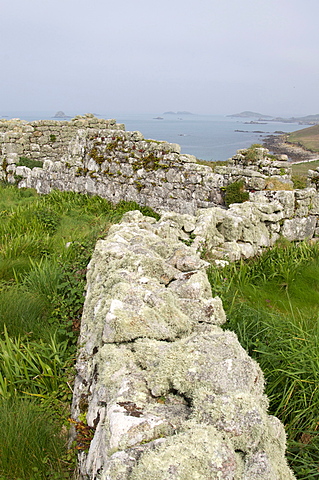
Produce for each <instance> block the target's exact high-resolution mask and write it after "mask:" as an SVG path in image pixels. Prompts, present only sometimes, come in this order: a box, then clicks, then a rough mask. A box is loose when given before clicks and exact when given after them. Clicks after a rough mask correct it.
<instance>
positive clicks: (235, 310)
mask: <svg viewBox="0 0 319 480" xmlns="http://www.w3.org/2000/svg"><path fill="white" fill-rule="evenodd" d="M209 279H210V283H211V286H212V291H213V294H216V295H220V296H221V297H222V299H223V302H224V307H225V310H226V314H227V318H228V322H227V323H226V324H225V328H227V329H231V330H233V331H235V332H236V333H237V335H238V338H239V341H240V342H241V344H242V345H243V346H244V348H245V349H246V350H247V351H248V352H249V354H250V355H251V356H252V357H253V358H255V359H256V360H257V361H258V362H259V364H260V366H261V368H262V370H263V372H264V374H265V378H266V393H267V395H268V396H269V400H270V413H271V414H273V415H276V416H278V417H279V418H280V419H281V420H282V422H283V423H284V425H285V429H286V432H287V438H288V459H289V461H290V463H291V466H292V468H293V469H294V471H295V474H296V476H297V478H298V479H303V480H306V479H313V478H318V476H319V302H318V300H319V247H318V245H317V244H310V243H307V242H303V243H300V244H288V243H284V244H283V245H278V246H276V247H274V248H272V249H270V250H268V251H266V252H265V253H264V254H263V255H261V256H260V257H257V258H254V259H251V260H249V261H246V262H244V261H241V262H237V263H234V264H230V265H228V266H226V267H225V268H224V269H216V268H211V269H210V271H209Z"/></svg>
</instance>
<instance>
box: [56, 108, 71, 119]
mask: <svg viewBox="0 0 319 480" xmlns="http://www.w3.org/2000/svg"><path fill="white" fill-rule="evenodd" d="M52 118H71V117H69V116H68V115H66V114H65V113H64V112H62V110H59V111H58V112H56V114H55V115H54V117H52Z"/></svg>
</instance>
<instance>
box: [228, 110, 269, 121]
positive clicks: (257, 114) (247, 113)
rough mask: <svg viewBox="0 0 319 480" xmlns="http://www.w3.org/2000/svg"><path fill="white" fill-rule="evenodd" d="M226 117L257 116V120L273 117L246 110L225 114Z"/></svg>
mask: <svg viewBox="0 0 319 480" xmlns="http://www.w3.org/2000/svg"><path fill="white" fill-rule="evenodd" d="M226 117H235V118H258V119H259V120H266V119H272V118H273V117H271V116H269V115H263V114H262V113H257V112H251V111H249V110H246V111H245V112H240V113H233V114H232V115H226Z"/></svg>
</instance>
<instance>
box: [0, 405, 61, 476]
mask: <svg viewBox="0 0 319 480" xmlns="http://www.w3.org/2000/svg"><path fill="white" fill-rule="evenodd" d="M0 418H1V429H0V445H1V446H0V452H1V454H0V472H1V474H0V478H1V480H42V479H49V478H50V479H52V480H53V479H56V480H62V479H63V478H66V477H65V475H64V473H65V468H64V465H63V461H62V460H61V459H62V458H63V453H64V450H65V443H66V440H67V439H66V435H65V432H64V433H63V432H61V429H60V428H59V426H58V425H57V424H55V423H54V421H53V420H52V419H50V418H48V415H47V414H46V412H45V411H44V410H42V409H41V408H40V407H39V406H37V405H36V404H35V403H34V402H31V401H28V400H25V399H18V398H14V399H9V400H2V401H1V402H0Z"/></svg>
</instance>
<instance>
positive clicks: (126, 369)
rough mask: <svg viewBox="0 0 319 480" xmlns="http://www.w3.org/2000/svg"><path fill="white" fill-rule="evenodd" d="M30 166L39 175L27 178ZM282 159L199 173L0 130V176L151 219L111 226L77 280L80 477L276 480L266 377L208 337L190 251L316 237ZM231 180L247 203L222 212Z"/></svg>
mask: <svg viewBox="0 0 319 480" xmlns="http://www.w3.org/2000/svg"><path fill="white" fill-rule="evenodd" d="M26 159H28V160H33V161H34V160H37V161H40V162H41V163H39V166H36V167H34V165H32V168H31V167H30V168H29V167H28V166H26V165H27V163H28V162H27V161H26ZM290 174H291V172H290V166H289V164H288V162H287V161H286V159H285V158H280V159H276V158H272V157H271V156H270V155H269V152H268V150H266V149H263V148H257V149H255V150H254V151H253V152H252V151H251V150H242V151H239V152H238V153H237V154H236V155H235V156H234V157H233V158H232V159H231V160H230V161H229V163H228V165H227V166H223V167H216V168H215V171H214V172H213V171H212V169H211V168H210V167H207V166H203V165H198V164H197V163H196V158H195V157H192V156H189V155H182V154H180V152H179V146H178V145H174V144H169V143H166V142H156V141H154V140H145V139H144V138H143V136H142V134H140V133H139V132H126V131H125V130H124V126H122V125H117V124H116V122H115V121H114V120H99V119H96V118H95V117H93V116H92V115H86V116H85V117H76V118H75V119H73V120H71V121H70V122H64V121H62V122H57V121H40V122H31V123H27V122H21V121H18V120H14V121H1V122H0V179H4V180H7V181H9V182H12V183H13V182H15V183H17V184H18V186H19V187H34V188H36V189H37V191H38V192H40V193H48V192H49V191H50V190H51V189H60V190H73V191H76V192H82V193H90V194H97V195H100V196H102V197H104V198H107V199H109V200H111V201H113V202H118V201H120V200H133V201H136V202H138V203H140V204H142V205H148V206H151V207H153V208H154V209H155V210H157V211H158V212H160V213H161V214H162V216H161V219H160V220H159V221H158V222H156V220H155V219H153V218H148V217H143V216H142V215H141V214H140V213H139V212H131V213H128V214H126V215H125V216H124V218H123V220H122V222H121V224H119V225H115V226H113V227H111V229H110V231H109V233H108V236H107V237H106V239H105V240H100V241H99V242H98V243H97V246H96V249H95V253H94V255H93V258H92V260H91V262H90V264H89V267H88V280H87V292H86V300H85V306H84V312H83V320H82V326H81V335H80V342H79V352H78V361H77V366H76V368H77V377H76V381H75V388H74V399H73V418H74V421H75V422H78V423H80V422H83V423H85V424H86V425H87V426H88V428H90V429H91V432H92V436H93V440H92V442H91V444H90V446H89V449H88V451H85V450H83V451H80V453H79V472H78V473H79V477H78V478H79V480H195V479H196V480H207V479H212V480H215V479H216V480H217V479H219V480H289V479H293V478H294V476H293V474H292V473H291V471H290V470H289V468H288V467H287V464H286V461H285V458H284V452H285V434H284V430H283V426H282V425H281V424H280V422H279V421H278V420H277V419H276V418H274V417H271V416H269V415H268V414H267V399H266V398H265V396H264V393H263V388H264V383H263V376H262V372H261V371H260V368H259V367H258V365H257V364H256V363H255V362H254V361H253V360H252V359H250V358H249V356H248V355H247V353H246V352H245V351H244V350H243V348H242V347H241V346H240V345H239V343H238V340H237V338H236V336H235V335H234V334H233V333H230V332H227V331H225V330H222V329H221V328H220V325H222V324H223V323H224V322H225V320H226V319H225V313H224V311H223V307H222V304H221V301H220V299H219V298H217V297H216V298H212V296H211V291H210V287H209V283H208V280H207V276H206V273H205V269H206V267H207V264H206V262H204V261H202V260H201V259H200V252H201V251H202V250H203V249H204V248H205V249H206V250H209V252H210V255H211V257H212V258H213V259H214V261H215V263H216V265H218V264H222V263H223V262H225V261H228V260H235V259H239V258H241V257H250V256H253V255H255V254H256V253H258V252H260V251H261V249H262V248H265V247H269V246H271V245H273V244H274V242H275V241H276V240H277V239H278V238H279V236H280V235H283V236H284V237H286V238H288V239H289V240H303V239H305V238H312V237H318V236H319V223H318V218H319V194H318V192H317V186H318V184H319V180H318V179H319V172H312V173H310V176H309V187H308V188H306V189H303V190H293V189H292V182H291V177H290ZM237 181H242V182H243V184H244V186H245V188H246V190H247V191H249V201H247V202H244V203H234V204H232V205H230V208H225V205H224V200H223V198H224V190H225V187H227V185H229V184H232V183H233V182H237Z"/></svg>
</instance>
